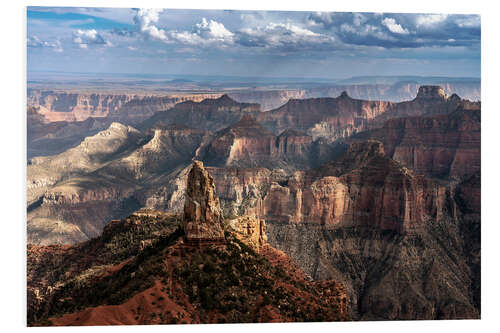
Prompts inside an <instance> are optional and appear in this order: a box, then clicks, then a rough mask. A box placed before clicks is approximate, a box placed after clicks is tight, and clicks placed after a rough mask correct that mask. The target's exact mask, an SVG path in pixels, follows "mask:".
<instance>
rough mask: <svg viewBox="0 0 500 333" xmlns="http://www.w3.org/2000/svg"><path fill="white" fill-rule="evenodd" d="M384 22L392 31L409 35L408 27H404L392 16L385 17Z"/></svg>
mask: <svg viewBox="0 0 500 333" xmlns="http://www.w3.org/2000/svg"><path fill="white" fill-rule="evenodd" d="M382 24H383V25H385V26H386V27H387V29H389V31H390V32H392V33H395V34H403V35H407V34H408V33H409V32H408V30H407V29H405V28H403V27H402V26H401V24H398V23H397V22H396V20H395V19H394V18H392V17H386V18H385V19H383V20H382Z"/></svg>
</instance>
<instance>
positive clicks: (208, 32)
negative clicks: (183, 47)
mask: <svg viewBox="0 0 500 333" xmlns="http://www.w3.org/2000/svg"><path fill="white" fill-rule="evenodd" d="M196 33H197V34H198V35H199V36H200V37H202V38H205V39H215V40H220V41H223V42H228V41H232V39H233V36H234V34H233V33H232V32H231V31H229V30H227V29H226V27H225V26H224V24H222V23H219V22H216V21H214V20H210V21H207V19H206V18H203V19H202V20H201V23H198V24H196Z"/></svg>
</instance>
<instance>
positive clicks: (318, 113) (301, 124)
mask: <svg viewBox="0 0 500 333" xmlns="http://www.w3.org/2000/svg"><path fill="white" fill-rule="evenodd" d="M391 105H392V103H390V102H380V101H373V102H371V101H362V100H355V99H352V98H350V97H349V96H348V95H347V93H345V92H343V93H342V94H341V95H340V96H339V97H337V98H313V99H305V100H290V101H288V103H287V104H285V105H283V106H282V107H280V108H278V109H275V110H272V111H269V112H264V113H261V114H259V115H258V116H257V121H258V122H260V123H262V124H263V125H264V126H266V127H268V128H270V129H272V130H273V131H274V132H275V133H280V132H282V131H284V130H285V129H287V128H292V129H297V130H300V131H303V132H306V133H308V134H309V135H311V136H312V137H313V139H316V138H318V137H327V138H329V139H331V140H335V139H337V138H343V137H346V136H348V135H351V134H352V133H356V132H358V131H360V130H363V129H364V128H365V126H366V123H367V121H368V120H369V119H372V118H374V117H376V116H378V115H379V114H381V113H383V112H385V111H386V109H387V108H389V107H391Z"/></svg>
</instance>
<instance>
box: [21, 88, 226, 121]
mask: <svg viewBox="0 0 500 333" xmlns="http://www.w3.org/2000/svg"><path fill="white" fill-rule="evenodd" d="M219 96H220V94H186V95H179V94H173V95H168V96H143V95H136V94H99V93H92V94H88V93H72V92H65V91H40V90H36V89H29V90H28V105H30V106H33V107H38V108H39V109H40V113H41V114H43V116H44V118H45V121H47V122H57V121H67V122H75V121H83V120H86V119H88V118H91V117H92V118H109V121H110V122H112V121H118V122H123V123H126V124H137V123H139V122H141V121H143V120H145V119H147V118H149V117H151V116H152V115H153V114H154V113H156V112H159V111H164V110H167V109H170V108H171V107H173V106H174V105H175V104H177V103H181V102H185V101H197V102H199V101H202V100H204V99H206V98H217V97H219Z"/></svg>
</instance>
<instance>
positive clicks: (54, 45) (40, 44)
mask: <svg viewBox="0 0 500 333" xmlns="http://www.w3.org/2000/svg"><path fill="white" fill-rule="evenodd" d="M27 46H28V47H34V48H50V49H52V50H54V51H55V52H62V51H64V50H63V48H62V45H61V42H60V41H59V40H55V41H52V42H48V41H42V40H41V39H40V38H38V36H36V35H34V36H31V37H28V40H27Z"/></svg>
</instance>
